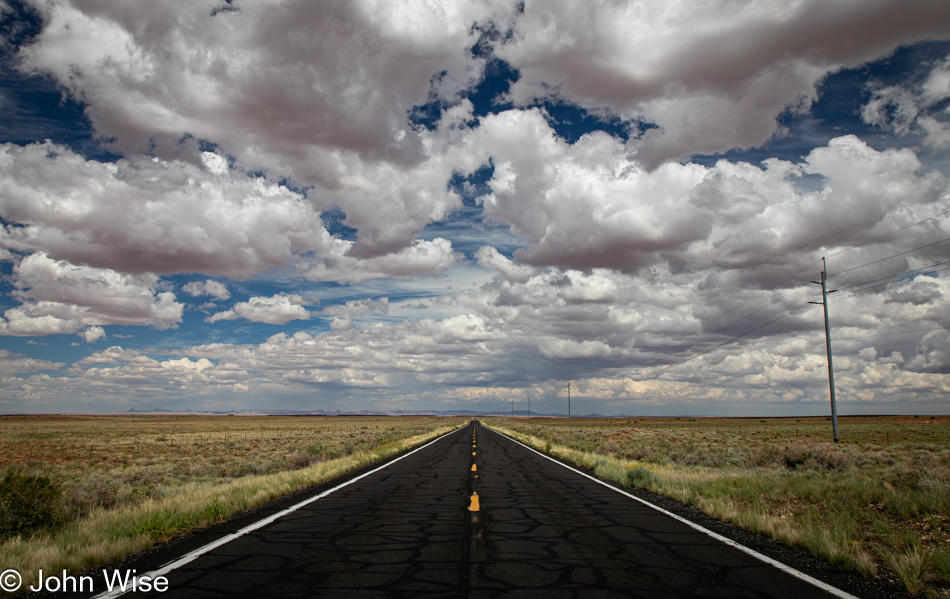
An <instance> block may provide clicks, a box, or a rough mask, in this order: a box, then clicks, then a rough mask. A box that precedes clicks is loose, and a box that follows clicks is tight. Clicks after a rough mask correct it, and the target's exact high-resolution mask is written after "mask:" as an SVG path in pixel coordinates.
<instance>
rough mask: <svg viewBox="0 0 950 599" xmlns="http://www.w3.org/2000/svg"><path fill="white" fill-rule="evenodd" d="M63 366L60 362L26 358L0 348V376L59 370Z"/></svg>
mask: <svg viewBox="0 0 950 599" xmlns="http://www.w3.org/2000/svg"><path fill="white" fill-rule="evenodd" d="M63 366H65V364H63V363H62V362H50V361H48V360H38V359H36V358H28V357H26V356H23V355H21V354H17V353H14V352H12V351H10V350H8V349H0V376H4V377H5V376H7V375H10V374H24V373H30V372H36V371H38V370H59V369H60V368H62V367H63Z"/></svg>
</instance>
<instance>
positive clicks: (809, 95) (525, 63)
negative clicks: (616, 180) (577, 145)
mask: <svg viewBox="0 0 950 599" xmlns="http://www.w3.org/2000/svg"><path fill="white" fill-rule="evenodd" d="M948 22H950V7H948V6H947V5H946V4H945V3H942V2H939V0H923V1H918V2H910V3H907V2H898V1H880V2H873V3H870V4H869V3H867V2H862V1H860V0H849V1H847V2H839V3H836V4H835V5H834V6H833V7H829V6H828V5H826V4H824V3H821V2H818V1H817V0H808V1H803V2H796V3H793V4H789V3H786V2H780V1H778V0H776V1H774V2H765V3H760V4H758V5H756V6H754V7H752V6H748V5H737V4H734V3H731V2H727V1H720V2H710V3H704V4H702V5H697V4H695V3H692V2H656V3H648V2H643V3H637V4H635V5H630V4H624V3H615V2H609V1H607V0H604V1H596V2H586V3H584V4H577V3H574V2H571V1H569V0H558V1H554V2H548V1H545V2H528V3H526V5H525V10H524V14H523V15H521V16H520V17H519V18H518V20H517V23H516V25H515V26H514V31H513V35H512V36H511V37H510V38H506V39H505V40H504V41H499V42H498V43H496V45H495V51H496V53H497V54H498V55H499V56H501V57H503V58H504V59H506V60H508V61H509V62H510V63H511V64H512V65H514V66H515V67H516V68H518V69H520V71H521V78H520V79H519V80H518V82H517V83H516V84H515V85H514V86H513V89H512V91H511V96H512V99H513V100H514V101H515V102H516V103H519V104H526V103H530V102H531V101H532V100H533V99H535V98H538V97H549V96H551V95H556V96H557V97H561V98H566V99H569V100H570V101H573V102H575V103H578V104H582V105H589V106H595V107H606V108H609V109H611V110H612V111H614V112H615V113H618V114H622V115H624V116H625V118H627V119H630V120H636V119H641V120H644V121H646V122H649V123H654V124H656V125H658V128H656V129H650V130H648V131H646V132H645V133H644V134H643V136H642V139H641V140H637V141H636V142H635V143H633V144H631V145H632V146H633V148H634V149H635V151H636V153H637V159H638V160H639V161H641V162H642V163H643V164H645V165H647V166H648V167H649V168H655V167H657V166H659V165H660V164H662V163H663V162H665V161H667V160H671V159H676V158H679V157H682V156H687V155H690V154H695V153H706V154H711V153H715V152H724V151H726V150H729V149H731V148H737V147H740V148H743V147H752V146H758V145H761V144H762V143H764V142H765V141H767V140H768V139H770V138H771V137H772V136H773V135H774V134H775V133H776V132H777V131H778V125H777V123H776V117H777V116H778V115H779V114H780V113H782V112H784V111H785V110H787V109H794V110H803V109H807V108H808V107H809V106H810V104H811V102H812V101H813V100H814V99H815V97H816V89H815V86H816V84H817V83H818V82H819V81H820V80H821V78H822V77H823V76H824V75H825V74H826V73H828V72H830V71H834V70H837V69H838V68H840V67H842V66H857V65H859V64H861V63H863V62H865V61H867V60H870V59H872V58H875V57H878V56H883V55H886V54H888V53H890V52H891V51H893V50H894V49H895V48H896V47H897V46H898V45H900V44H907V43H911V42H913V41H916V40H922V39H932V38H935V37H943V36H946V35H947V34H948V33H950V27H948V26H947V23H948Z"/></svg>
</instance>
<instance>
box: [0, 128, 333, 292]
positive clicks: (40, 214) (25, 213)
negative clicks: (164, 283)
mask: <svg viewBox="0 0 950 599" xmlns="http://www.w3.org/2000/svg"><path fill="white" fill-rule="evenodd" d="M0 170H2V171H3V172H4V177H3V178H2V180H0V214H2V216H3V217H4V218H6V219H7V220H8V221H13V222H17V223H21V224H22V225H25V226H12V225H7V226H5V227H4V228H3V230H2V231H0V245H3V246H6V247H8V248H10V249H15V250H18V251H42V252H46V253H47V254H49V255H50V256H51V257H53V258H56V259H64V260H69V261H70V262H73V263H74V264H81V263H84V264H89V265H91V266H94V267H98V268H109V269H113V270H117V271H121V272H132V273H159V274H164V273H180V272H203V273H208V274H218V275H225V276H229V277H232V278H247V277H249V276H251V275H254V274H256V273H259V272H261V271H263V270H266V269H268V268H272V267H275V266H280V265H282V264H286V263H288V262H290V261H291V260H292V259H293V257H294V255H295V254H300V253H306V252H310V251H314V250H317V249H319V248H321V247H324V246H326V245H328V244H329V239H330V237H329V235H328V234H327V232H326V230H325V229H324V228H323V224H322V222H321V220H320V217H319V215H318V214H317V213H316V212H315V211H314V209H313V207H312V206H310V204H308V203H307V202H305V201H304V200H303V198H301V197H300V196H299V195H297V194H295V193H293V192H291V191H289V190H288V189H287V188H286V187H282V186H278V185H274V184H270V183H267V182H265V181H264V180H262V179H254V178H251V177H248V176H246V175H245V174H243V173H237V172H235V173H233V174H232V176H225V175H216V174H214V173H211V172H208V171H206V170H204V169H202V168H201V167H200V166H196V165H194V164H190V163H187V162H182V161H164V160H159V159H149V158H147V157H144V156H133V157H131V158H124V159H120V160H118V161H117V162H115V163H100V162H96V161H92V160H86V159H84V158H82V157H80V156H78V155H76V154H74V153H73V152H72V151H71V150H69V149H68V148H66V147H63V146H58V145H56V144H51V143H43V144H32V145H28V146H24V147H19V146H13V145H10V144H5V145H2V146H0Z"/></svg>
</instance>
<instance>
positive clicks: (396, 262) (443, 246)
mask: <svg viewBox="0 0 950 599" xmlns="http://www.w3.org/2000/svg"><path fill="white" fill-rule="evenodd" d="M352 248H353V242H351V241H345V240H341V239H336V240H334V247H333V249H332V250H331V251H329V252H328V253H327V256H326V257H324V258H322V259H320V260H317V261H316V262H315V263H314V264H312V265H308V264H306V263H302V264H301V267H302V268H307V267H308V266H309V268H307V270H305V271H304V272H303V276H304V278H306V279H307V280H310V281H337V282H340V283H359V282H360V281H365V280H367V279H374V278H380V277H395V278H410V277H426V276H436V275H440V274H442V273H444V272H445V271H447V270H448V269H449V268H450V267H451V266H452V265H453V264H455V262H456V260H457V259H458V256H457V254H456V253H455V252H454V251H453V250H452V242H450V241H449V240H447V239H443V238H441V237H437V238H435V239H432V240H425V239H420V240H417V241H415V242H413V243H412V245H411V246H410V247H407V248H404V249H402V250H399V251H397V252H394V253H391V254H386V255H384V256H373V257H369V258H363V259H360V258H355V257H353V256H352V255H350V252H351V250H352Z"/></svg>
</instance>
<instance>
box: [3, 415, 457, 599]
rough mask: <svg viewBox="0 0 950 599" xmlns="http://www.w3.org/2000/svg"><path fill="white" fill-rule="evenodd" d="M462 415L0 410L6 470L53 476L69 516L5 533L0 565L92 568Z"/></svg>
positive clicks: (391, 448) (27, 571) (417, 438)
mask: <svg viewBox="0 0 950 599" xmlns="http://www.w3.org/2000/svg"><path fill="white" fill-rule="evenodd" d="M464 422H465V420H464V419H459V418H454V419H446V418H442V419H436V418H385V417H380V418H341V417H335V418H273V417H225V416H216V417H207V416H187V417H155V416H149V417H144V416H135V417H125V416H115V417H83V418H78V417H77V418H73V417H26V418H23V417H16V418H13V417H8V418H0V439H2V442H0V456H4V459H5V460H6V461H7V467H8V468H10V467H12V468H15V469H18V470H20V471H29V472H36V473H39V474H43V475H45V476H48V477H50V478H51V479H53V480H55V481H58V482H59V484H61V485H62V486H63V488H64V489H65V491H66V492H65V497H66V502H67V503H68V508H69V509H70V511H71V514H72V515H73V518H72V519H71V520H70V521H69V522H68V523H67V524H66V525H65V526H62V527H60V528H58V529H56V530H50V531H42V530H41V531H37V532H36V533H34V534H32V535H30V536H28V537H26V538H24V537H16V538H12V539H7V540H6V541H5V542H4V543H3V544H2V545H0V564H3V567H4V568H15V569H17V570H18V571H20V572H21V574H23V578H24V588H25V587H26V585H27V584H29V583H32V582H33V581H34V580H35V575H36V573H37V571H38V570H39V569H40V568H42V569H43V570H45V571H60V570H62V569H66V570H68V571H70V572H78V571H81V570H83V569H86V568H91V567H95V566H98V565H101V564H104V563H107V562H110V561H113V560H117V559H120V558H122V557H123V556H125V555H128V554H130V553H134V552H138V551H142V550H145V549H148V548H149V547H151V546H152V545H154V544H155V543H158V542H161V541H163V540H167V539H168V538H170V537H173V536H175V535H178V534H182V533H185V532H188V531H191V530H194V529H196V528H199V527H203V526H208V525H210V524H214V523H216V522H222V521H224V520H226V519H227V518H228V517H229V516H230V515H231V514H234V513H237V512H240V511H243V510H247V509H251V508H254V507H256V506H259V505H261V504H263V503H265V502H267V501H269V500H271V499H274V498H276V497H279V496H281V495H285V494H287V493H290V492H292V491H294V490H297V489H300V488H304V487H307V486H310V485H313V484H317V483H320V482H324V481H327V480H329V479H331V478H334V477H336V476H339V475H340V474H343V473H345V472H348V471H350V470H353V469H356V468H360V467H362V466H365V465H368V464H370V463H372V462H374V461H377V460H380V459H383V458H385V457H388V456H390V455H393V454H395V453H398V452H399V451H402V450H404V449H406V448H408V447H411V446H414V445H418V444H421V443H423V442H425V441H427V440H429V439H431V438H434V437H435V436H437V435H439V434H441V433H444V432H447V431H448V430H451V429H452V428H455V427H457V426H460V425H462V424H464ZM245 433H247V439H246V440H245ZM10 462H13V464H10Z"/></svg>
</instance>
